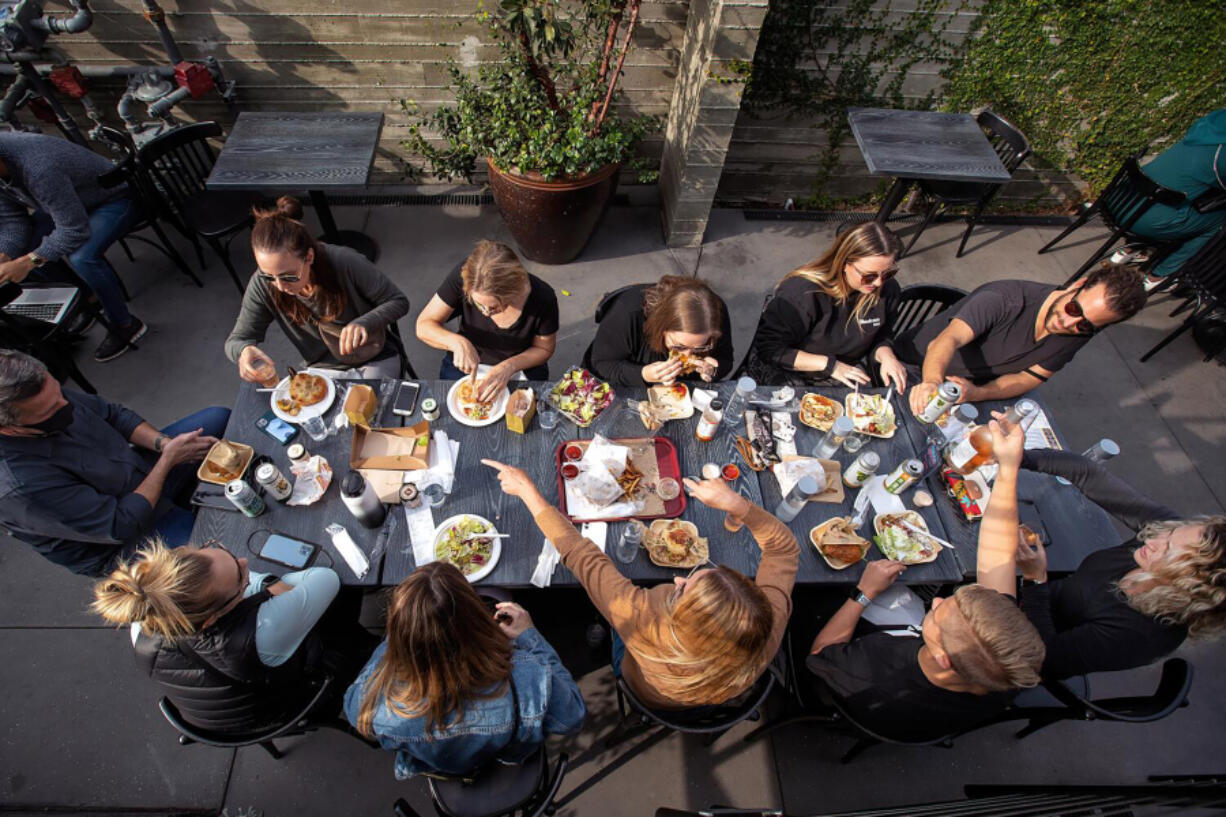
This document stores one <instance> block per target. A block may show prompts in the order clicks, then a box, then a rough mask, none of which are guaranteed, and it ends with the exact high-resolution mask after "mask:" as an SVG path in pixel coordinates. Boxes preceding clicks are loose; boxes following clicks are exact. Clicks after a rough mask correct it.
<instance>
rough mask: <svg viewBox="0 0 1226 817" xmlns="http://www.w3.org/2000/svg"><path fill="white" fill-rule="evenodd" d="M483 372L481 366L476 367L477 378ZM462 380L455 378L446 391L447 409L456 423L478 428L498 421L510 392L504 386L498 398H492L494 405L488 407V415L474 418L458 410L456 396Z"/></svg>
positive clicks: (458, 402)
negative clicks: (479, 418) (478, 418)
mask: <svg viewBox="0 0 1226 817" xmlns="http://www.w3.org/2000/svg"><path fill="white" fill-rule="evenodd" d="M486 371H489V369H488V368H487V369H486ZM484 374H485V372H483V371H481V368H480V367H478V369H477V379H478V380H480V379H481V378H482V377H483V376H484ZM463 382H464V381H463V380H457V381H456V382H455V383H452V384H451V389H450V390H449V391H448V392H447V410H448V411H449V412H451V416H452V417H454V418H455V421H456V422H457V423H461V424H463V425H466V426H473V427H474V428H480V427H481V426H488V425H492V424H493V423H496V422H498V421H499V420H501V419H502V416H503V415H504V414H506V413H507V400H508V399H509V398H510V397H511V392H510V391H509V390H507V388H506V387H505V386H504V387H503V389H502V394H500V395H498V398H497V399H496V400H494V407H493V408H492V409H490V416H489V417H486V418H485V419H484V420H474V419H472V418H471V417H468V416H466V415H465V414H464V412H462V411H460V401H459V400H458V399H457V397H456V395H457V394H458V393H459V389H460V384H461V383H463Z"/></svg>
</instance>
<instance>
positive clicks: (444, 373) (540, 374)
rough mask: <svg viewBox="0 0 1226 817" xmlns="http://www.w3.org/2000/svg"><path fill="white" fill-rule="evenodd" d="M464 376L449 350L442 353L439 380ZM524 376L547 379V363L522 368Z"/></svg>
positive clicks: (461, 378) (530, 378) (458, 378)
mask: <svg viewBox="0 0 1226 817" xmlns="http://www.w3.org/2000/svg"><path fill="white" fill-rule="evenodd" d="M466 377H468V375H466V374H464V372H462V371H460V370H459V369H457V368H456V366H455V358H454V357H452V356H451V352H448V353H447V354H445V355H443V365H441V366H439V367H438V379H439V380H463V379H464V378H466ZM524 377H526V378H528V379H529V380H548V379H549V364H548V363H542V364H541V365H540V366H533V367H532V368H531V369H524Z"/></svg>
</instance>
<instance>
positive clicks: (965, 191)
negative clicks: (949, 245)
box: [899, 110, 1030, 258]
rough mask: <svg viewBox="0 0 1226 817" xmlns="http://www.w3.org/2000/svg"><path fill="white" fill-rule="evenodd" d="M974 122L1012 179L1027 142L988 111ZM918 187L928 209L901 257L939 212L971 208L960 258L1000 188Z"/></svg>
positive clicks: (940, 183) (950, 184)
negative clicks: (953, 208) (972, 231)
mask: <svg viewBox="0 0 1226 817" xmlns="http://www.w3.org/2000/svg"><path fill="white" fill-rule="evenodd" d="M975 121H976V122H977V123H978V124H979V127H981V128H983V130H984V133H985V134H986V135H987V137H988V141H989V142H991V143H992V148H993V150H995V151H996V155H997V156H998V157H999V158H1000V162H1001V164H1003V165H1004V166H1005V170H1007V171H1009V175H1013V173H1014V172H1016V171H1017V168H1018V166H1019V165H1021V163H1022V162H1023V161H1025V160H1026V157H1028V156H1029V155H1030V141H1029V140H1028V139H1027V138H1026V136H1025V134H1023V133H1022V132H1021V131H1020V130H1018V129H1017V128H1016V127H1014V126H1013V125H1012V124H1011V123H1010V122H1008V121H1007V120H1005V119H1004V118H1003V117H1001V116H998V115H997V114H994V113H992V112H991V111H989V110H984V111H982V112H981V113H980V114H979V115H978V116H977V117H975ZM918 186H919V192H920V195H922V196H923V197H924V198H925V199H926V200H927V202H928V206H927V207H926V208H925V209H924V217H923V219H922V220H921V221H920V223H919V226H918V227H916V228H915V232H914V233H912V235H911V240H910V241H908V242H907V246H906V247H905V248H904V249H903V251H902V255H906V254H907V253H909V252H911V248H912V247H913V246H915V242H916V240H917V239H918V238H919V237H920V233H922V232H924V230H925V229H926V228H927V227H928V225H929V224H930V223H931V222H932V220H933V219H934V218H936V217H937V215H939V214H940V213H941V211H943V210H945V209H946V208H948V207H965V206H974V208H975V209H974V211H973V212H971V214H970V215H968V216H967V217H966V232H964V233H962V240H961V241H960V242H958V252H957V253H956V255H957V257H958V258H961V257H962V253H963V252H964V251H965V250H966V241H967V239H969V238H970V237H971V230H973V229H975V225H976V224H977V223H978V222H979V219H980V217H981V216H983V211H984V209H985V208H986V207H987V206H988V204H989V203H990V202H991V201H992V199H993V198H995V197H996V193H997V192H998V191H999V190H1000V188H1001V187H1002V186H1003V185H1000V184H985V183H981V182H944V181H929V180H926V179H920V180H919V182H918ZM899 257H902V256H899Z"/></svg>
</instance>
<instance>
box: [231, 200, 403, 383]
mask: <svg viewBox="0 0 1226 817" xmlns="http://www.w3.org/2000/svg"><path fill="white" fill-rule="evenodd" d="M254 214H255V226H254V227H253V228H252V229H251V250H252V252H253V253H254V254H255V262H256V264H257V265H258V269H257V270H256V272H255V274H254V275H252V276H251V281H250V282H249V283H248V284H247V291H246V293H245V294H244V295H243V305H242V307H241V309H240V310H239V313H238V320H237V321H235V323H234V329H233V330H231V332H230V337H229V338H227V339H226V357H228V358H230V360H232V361H234V362H235V363H237V364H238V374H239V377H241V378H242V379H243V380H247V381H250V382H253V383H261V384H268V383H270V382H272V381H273V380H274V379H275V378H276V374H277V371H276V364H275V363H274V362H273V359H272V358H271V357H269V356H268V354H267V353H266V352H264V351H263V350H262V349H260V347H259V346H258V345H257V344H259V343H262V342H263V341H264V337H265V334H266V333H267V331H268V326H269V324H271V323H272V322H273V321H274V320H276V321H277V322H279V323H280V324H281V328H282V329H283V330H284V331H285V334H286V335H287V336H288V337H289V340H290V342H291V343H292V344H294V346H295V348H297V349H298V351H299V352H300V353H301V354H302V360H303V364H304V365H307V366H318V367H321V368H325V369H342V370H344V369H351V368H352V369H356V370H357V372H358V374H359V376H360V377H364V378H370V379H375V378H381V377H399V376H400V358H399V355H398V350H397V348H396V345H395V343H394V342H389V341H388V338H387V334H388V330H389V327H394V326H395V325H396V321H398V320H399V319H400V318H403V317H404V316H405V315H407V314H408V313H409V299H408V298H406V297H405V296H404V293H403V292H401V291H400V289H399V288H398V287H397V286H396V285H395V284H393V283H392V282H391V281H389V280H388V278H387V276H385V275H384V274H383V273H382V272H380V271H379V269H378V268H377V267H376V266H375V265H374V264H372V263H370V262H369V261H367V260H366V258H365V256H363V255H361V254H360V253H358V252H355V251H354V250H351V249H349V248H348V247H338V246H334V245H332V244H324V243H323V242H320V241H316V240H315V238H314V237H313V236H312V235H311V232H310V230H308V229H307V227H306V225H304V224H303V223H302V205H301V204H300V203H299V202H298V200H297V199H295V198H293V197H292V196H282V197H281V198H280V199H278V200H277V206H276V208H275V209H272V210H256V211H255V213H254Z"/></svg>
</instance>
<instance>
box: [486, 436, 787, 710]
mask: <svg viewBox="0 0 1226 817" xmlns="http://www.w3.org/2000/svg"><path fill="white" fill-rule="evenodd" d="M482 462H483V463H485V464H486V465H489V466H490V467H492V468H494V469H496V470H497V471H498V480H499V482H500V483H501V484H502V490H503V492H504V493H507V494H510V495H511V496H515V497H519V499H520V500H522V501H523V503H524V506H525V507H526V508H527V509H528V511H529V512H530V513H531V514H532V515H533V517H534V518H535V520H536V524H537V527H539V528H540V529H541V532H542V533H544V534H545V538H546V539H548V540H549V541H550V542H553V544H554V546H555V547H557V549H558V552H559V553H560V554H561V555H562V563H563V564H564V565H566V567H567V568H568V569H569V570H570V571H571V572H572V573H574V574H575V577H576V578H577V579H578V580H579V582H580V583H581V584H582V585H583V587H584V589H585V590H587V593H588V596H589V597H590V598H591V600H592V603H593V604H595V605H596V609H598V610H599V611H600V613H601V615H603V616H604V617H605V619H606V620H607V621H608V622H609V624H610V625H611V626H612V627H613V630H614V639H613V648H614V652H613V671H614V672H615V673H617V674H618V675H619V676H620V677H621V678H622V679H623V680H625V682H626V684H627V685H628V686H629V687H630V689H631V690H632V691H633V692H634V694H635V695H636V696H637V697H638V698H639V699H640V700H641V701H642V702H643V703H644V704H645V705H647V706H649V707H651V708H653V709H685V708H689V707H695V706H704V705H714V704H722V703H726V702H728V701H731V700H733V699H734V698H736V697H737V696H738V695H741V694H742V693H744V692H746V691H747V690H748V689H749V688H750V687H752V686H753V684H754V682H755V681H756V680H757V679H758V678H759V677H760V676H761V675H762V673H763V672H764V671H766V668H767V666H768V665H769V664H770V662H771V660H772V659H773V658H774V657H775V653H776V652H778V650H779V645H780V643H781V642H782V640H783V633H784V629H785V628H786V627H787V622H788V616H789V615H791V612H792V585H793V583H794V582H795V580H796V569H797V562H798V560H799V558H800V547H799V545H797V544H796V537H794V536H793V535H792V533H791V531H789V530H788V529H787V527H786V526H784V524H783V523H782V522H780V521H779V520H778V519H776V518H775V517H773V516H771V515H770V514H769V513H767V512H766V511H764V510H762V509H761V508H759V507H758V506H757V505H754V504H752V503H751V502H750V501H749V500H747V499H746V498H745V497H743V496H741V495H740V494H738V493H736V492H735V491H733V490H732V489H731V488H729V487H728V484H727V483H726V482H724V481H723V480H719V479H714V480H703V481H702V482H694V481H693V480H688V479H687V480H686V481H685V487H686V489H687V490H689V492H690V495H691V496H693V497H694V498H695V499H697V500H699V501H700V502H702V503H703V504H705V505H708V506H710V507H712V508H715V509H717V510H721V511H724V512H725V513H727V514H728V515H729V516H730V517H733V518H734V519H736V520H739V521H741V522H742V523H743V524H744V525H745V526H746V527H747V528H748V529H749V532H750V533H751V534H753V537H754V539H755V540H756V541H757V543H758V546H759V547H760V548H761V549H762V558H761V561H760V562H759V563H758V571H757V575H756V576H755V577H754V578H753V579H750V578H748V577H746V576H744V575H742V574H741V573H738V572H737V571H735V570H732V569H730V568H727V567H721V566H715V565H711V564H708V565H702V566H699V567H698V568H695V569H694V570H693V571H691V573H690V574H689V575H688V576H686V577H684V578H682V577H677V578H675V579H673V584H671V585H657V586H655V587H652V588H644V587H638V586H636V585H635V584H634V583H633V582H631V581H630V580H629V579H627V578H626V577H625V576H623V575H622V574H621V573H620V572H619V571H618V569H617V565H615V564H614V563H613V560H612V559H610V558H609V557H608V556H606V555H605V554H604V552H603V551H601V550H600V548H598V547H596V545H595V544H593V543H592V542H591V540H589V539H585V538H584V537H583V535H582V534H580V533H579V531H577V530H576V529H575V526H574V525H572V524H571V522H570V520H569V519H567V518H566V516H565V515H564V514H563V513H562V512H561V511H559V510H558V509H557V508H555V507H554V506H553V505H551V504H550V503H549V501H548V500H546V499H545V497H544V496H542V495H541V492H540V490H538V489H537V487H536V486H535V485H534V484H533V483H532V480H531V478H530V477H529V476H528V475H527V474H526V473H524V472H523V471H522V470H520V469H519V468H513V467H511V466H509V465H504V464H503V463H500V462H495V461H494V460H482Z"/></svg>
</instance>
